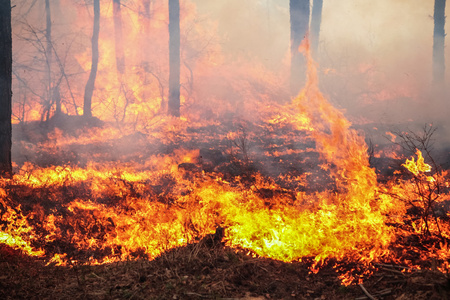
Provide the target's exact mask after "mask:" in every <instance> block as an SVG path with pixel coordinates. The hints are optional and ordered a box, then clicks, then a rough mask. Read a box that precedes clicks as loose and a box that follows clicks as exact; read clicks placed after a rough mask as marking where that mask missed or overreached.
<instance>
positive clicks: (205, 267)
mask: <svg viewBox="0 0 450 300" xmlns="http://www.w3.org/2000/svg"><path fill="white" fill-rule="evenodd" d="M0 274H1V275H0V298H1V299H222V300H225V299H228V300H231V299H248V300H250V299H254V300H257V299H337V300H338V299H358V300H359V299H361V300H363V299H370V298H369V296H367V295H366V293H365V292H364V291H363V288H364V289H366V290H367V292H368V293H369V294H370V296H371V297H374V298H373V299H395V300H407V299H413V300H419V299H426V300H434V299H436V300H438V299H449V298H450V282H449V278H448V276H446V275H444V274H442V273H440V272H433V271H419V270H418V271H412V272H409V273H401V272H398V271H397V272H396V271H395V270H394V269H393V268H392V269H391V268H389V267H377V268H375V269H374V273H373V275H372V276H370V277H368V278H367V280H366V281H365V282H364V283H363V286H362V287H361V286H360V285H350V286H344V285H342V284H341V281H340V279H339V278H338V274H337V272H336V271H335V269H334V268H333V265H332V264H329V265H328V266H325V267H323V268H321V269H320V271H319V272H318V273H317V274H312V273H311V272H310V270H309V269H308V266H307V263H302V262H294V263H283V262H280V261H275V260H272V259H267V258H260V257H258V258H256V257H251V256H249V255H247V254H246V253H244V252H243V251H236V250H235V249H230V248H227V247H222V246H219V247H208V246H207V245H206V244H205V243H203V242H199V243H195V244H190V245H187V246H185V247H181V248H177V249H172V250H170V251H168V252H166V253H164V254H163V255H161V256H159V257H158V258H157V259H155V260H153V261H148V260H137V261H126V262H120V263H112V264H104V265H73V266H69V267H58V266H52V265H45V262H44V261H42V260H36V259H34V258H30V257H25V256H23V255H21V254H20V253H18V252H17V251H15V250H12V249H11V248H9V247H7V246H0Z"/></svg>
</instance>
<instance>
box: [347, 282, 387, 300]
mask: <svg viewBox="0 0 450 300" xmlns="http://www.w3.org/2000/svg"><path fill="white" fill-rule="evenodd" d="M361 285H362V284H360V287H361ZM361 289H363V291H364V290H365V289H364V287H361ZM366 292H367V290H366ZM391 293H392V290H391V289H385V290H381V291H379V292H377V293H376V294H373V295H370V296H369V295H367V294H366V296H362V297H358V298H355V300H366V299H377V298H378V297H383V296H387V295H389V294H391ZM371 297H372V298H371Z"/></svg>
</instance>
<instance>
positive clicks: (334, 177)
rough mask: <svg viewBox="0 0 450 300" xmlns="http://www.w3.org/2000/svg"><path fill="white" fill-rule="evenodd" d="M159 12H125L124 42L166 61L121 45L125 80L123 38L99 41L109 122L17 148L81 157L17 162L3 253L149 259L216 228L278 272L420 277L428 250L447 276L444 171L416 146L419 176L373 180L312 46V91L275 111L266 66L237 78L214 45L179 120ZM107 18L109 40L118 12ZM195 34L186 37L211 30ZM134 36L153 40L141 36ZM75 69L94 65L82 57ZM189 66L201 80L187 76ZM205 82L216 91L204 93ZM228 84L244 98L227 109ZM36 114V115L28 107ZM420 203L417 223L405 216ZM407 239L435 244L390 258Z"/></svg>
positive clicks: (4, 201)
mask: <svg viewBox="0 0 450 300" xmlns="http://www.w3.org/2000/svg"><path fill="white" fill-rule="evenodd" d="M183 9H184V10H185V12H186V13H185V15H186V16H187V17H186V18H187V19H185V20H184V22H188V21H191V22H192V19H193V18H194V16H195V7H194V6H193V5H190V4H186V6H185V7H184V8H183ZM165 10H167V8H166V7H162V8H161V9H160V10H158V11H157V12H156V14H155V15H156V19H155V20H152V22H149V21H148V20H147V21H145V23H146V24H141V23H143V21H142V20H141V18H142V16H141V15H139V14H132V13H130V14H129V21H130V23H129V24H128V25H126V26H128V27H126V28H127V31H128V32H130V33H129V35H128V37H127V38H129V39H130V40H136V41H138V43H139V44H141V45H143V46H142V47H145V48H146V49H149V51H150V52H153V53H155V54H156V55H155V57H165V58H164V59H162V61H158V64H160V65H156V64H154V63H156V62H150V61H146V60H145V59H143V57H141V55H142V53H141V52H140V51H137V50H140V49H134V48H133V49H126V50H125V51H126V57H127V60H128V61H129V62H130V64H129V65H128V68H127V70H126V72H125V75H124V76H122V77H120V76H117V73H116V72H112V71H111V66H114V65H115V58H114V53H113V51H112V50H111V49H113V45H114V41H113V39H112V38H111V36H108V34H107V33H106V34H104V35H103V36H102V43H101V45H102V47H103V49H102V53H103V56H102V61H101V63H100V67H99V77H98V79H97V80H98V82H100V83H101V86H100V87H99V88H98V89H97V90H96V92H95V93H96V97H97V99H96V103H97V104H96V105H97V106H95V107H94V115H98V116H100V115H102V114H104V118H102V120H104V121H105V124H102V126H99V127H93V128H89V129H86V128H84V129H83V130H79V131H75V133H74V134H72V135H70V134H65V132H64V131H63V130H60V129H54V130H53V131H51V132H50V133H49V134H48V135H47V136H46V138H44V139H42V140H40V141H39V142H37V143H34V144H31V143H25V142H20V146H21V148H23V149H25V150H27V149H28V150H29V152H38V153H44V154H48V155H50V156H52V155H58V153H72V152H71V151H73V152H74V153H75V154H74V155H77V157H76V159H75V160H76V161H77V162H78V163H72V161H70V159H68V162H67V163H65V164H62V165H53V164H51V163H48V164H46V165H45V167H44V166H38V164H33V163H32V162H21V163H19V162H18V163H17V166H18V169H17V172H16V174H15V175H14V177H13V178H12V179H11V180H6V179H2V181H1V187H0V201H1V202H0V212H1V224H0V243H2V244H6V245H8V246H11V247H13V248H15V249H20V250H21V251H23V252H25V253H26V254H28V255H30V256H42V257H45V259H46V260H47V262H48V263H49V264H57V265H70V264H75V263H80V264H83V263H85V264H104V263H110V262H115V261H123V260H128V259H136V258H146V259H154V258H156V257H157V256H159V255H162V254H163V253H165V252H166V251H168V250H170V249H173V248H176V247H182V246H184V245H187V244H189V243H195V242H198V241H199V240H201V239H202V238H203V237H205V236H207V235H209V234H213V233H214V232H215V231H216V230H217V229H218V228H223V229H224V239H223V240H224V242H225V245H226V246H228V247H232V248H235V249H245V250H246V251H249V253H251V254H252V255H257V256H262V257H269V258H273V259H276V260H280V261H284V262H293V261H302V260H305V261H310V262H311V266H310V268H311V271H312V272H315V271H317V270H318V269H319V268H320V267H321V266H322V265H324V264H326V263H328V262H330V261H332V260H335V261H338V262H349V263H357V264H358V265H360V266H363V267H362V269H363V271H361V272H359V273H358V272H357V273H352V271H354V270H343V269H344V268H340V266H339V263H338V264H337V266H336V269H337V270H338V271H339V272H340V274H341V276H340V278H341V280H342V282H343V284H350V283H354V282H358V281H360V280H361V278H362V277H363V276H367V275H370V272H371V267H373V264H374V263H376V262H386V261H387V262H391V263H392V262H394V263H401V264H405V265H407V266H410V267H415V268H420V267H421V262H423V261H426V260H427V259H428V258H429V257H430V256H435V257H436V258H437V259H438V260H439V262H440V265H439V268H440V270H442V271H445V270H447V269H448V266H449V264H448V262H449V259H450V252H449V249H448V239H450V226H449V225H448V224H447V223H446V222H443V221H442V220H443V219H444V218H443V217H442V218H438V217H436V216H434V217H431V216H432V215H433V214H432V210H433V209H434V208H435V206H436V205H437V204H439V203H444V201H446V200H448V199H449V196H448V191H447V190H445V191H444V189H443V188H441V187H444V186H446V184H445V183H446V179H445V178H446V175H447V174H446V172H441V173H435V174H431V171H432V169H431V166H430V165H429V164H427V163H425V159H424V157H423V156H422V153H421V152H420V151H417V153H416V155H417V160H415V159H414V158H411V159H407V160H406V162H405V163H404V164H403V166H404V167H405V168H406V169H407V170H408V171H409V172H411V173H412V174H413V175H414V176H413V178H408V177H404V178H401V179H400V180H398V179H393V180H391V181H389V182H386V183H380V182H378V180H377V173H376V170H375V169H374V168H373V167H371V165H370V164H369V154H368V147H367V145H366V143H365V141H364V137H363V136H362V135H361V133H360V132H358V131H356V130H355V129H353V128H352V124H351V122H350V121H348V120H347V119H346V118H345V116H344V113H343V112H342V111H340V110H339V109H337V108H335V107H334V106H333V105H331V104H330V102H329V101H328V100H327V98H326V97H325V95H323V94H322V92H321V91H320V90H319V87H318V75H317V66H316V63H315V62H314V60H313V59H312V57H311V53H310V51H309V45H308V42H307V41H305V43H304V44H303V45H302V46H301V48H300V50H301V51H302V52H303V53H304V55H305V57H306V59H307V66H308V72H307V82H306V85H305V87H304V89H303V90H302V91H301V92H300V93H299V95H298V96H297V97H295V98H294V99H291V101H290V102H289V101H288V100H287V99H281V100H280V102H279V103H274V101H273V98H274V97H275V96H274V95H277V97H278V95H279V94H281V95H284V94H285V93H279V90H283V88H281V87H279V86H277V84H274V82H277V78H276V76H275V75H273V76H271V75H267V74H264V72H262V71H261V67H260V66H258V65H255V66H253V65H250V66H249V65H245V66H243V67H239V68H237V71H235V70H234V69H231V68H230V67H228V66H227V65H226V64H225V63H224V62H223V57H221V54H220V52H219V51H217V52H216V53H215V51H211V53H207V54H205V55H203V56H201V57H200V58H198V60H196V61H195V62H193V63H192V66H186V69H185V70H184V79H185V82H184V87H185V88H186V90H185V91H184V92H183V95H182V96H183V108H182V109H183V110H184V111H183V117H182V118H179V119H176V118H171V117H167V116H165V115H164V114H162V113H161V111H162V110H163V109H164V105H165V101H166V99H167V91H166V90H164V85H163V84H162V83H161V78H162V77H163V76H164V74H165V73H167V70H165V67H164V66H165V65H167V62H166V61H165V60H166V59H167V57H166V56H165V55H163V53H165V52H167V49H166V48H165V46H163V43H162V42H161V43H159V42H160V41H164V42H166V40H167V34H165V33H164V32H165V31H164V30H166V26H165V25H166V24H165V23H164V22H165V20H166V19H167V16H166V13H164V11H165ZM77 15H79V16H80V20H81V21H83V22H85V20H84V19H86V18H87V16H86V12H84V11H83V10H81V8H80V9H79V10H78V11H77ZM102 15H103V16H104V18H105V20H107V23H109V25H107V29H106V32H110V31H111V30H112V28H109V27H112V24H113V22H112V18H113V16H112V11H111V7H105V8H104V11H102ZM131 24H141V25H142V26H143V27H139V26H138V27H137V28H134V27H132V26H131ZM144 25H145V26H144ZM195 25H196V26H194V27H193V29H192V32H193V33H195V34H194V37H191V38H192V39H193V40H195V38H196V34H199V32H200V31H202V33H203V34H205V32H204V31H208V30H207V29H206V28H204V27H201V26H197V25H198V24H196V23H195ZM108 26H109V27H108ZM211 28H212V29H211V30H213V29H214V26H211ZM141 29H142V30H144V29H145V30H146V31H149V32H148V34H149V35H153V36H155V38H154V39H151V40H146V39H145V38H148V36H145V35H144V37H143V36H141V33H140V30H141ZM155 41H158V42H155ZM185 42H186V44H185V45H184V47H185V53H184V55H186V56H188V55H193V56H195V55H194V54H198V53H197V51H199V49H197V48H196V47H194V46H198V45H193V44H195V43H193V44H190V43H188V41H187V40H186V41H185ZM216 47H218V46H216ZM84 50H85V49H84ZM214 50H218V48H214ZM214 53H215V54H214ZM76 60H77V63H78V64H79V66H80V67H81V68H82V69H87V68H88V65H89V56H88V52H87V50H86V51H80V52H79V53H77V55H76ZM186 64H187V63H186ZM190 68H192V69H194V70H195V72H193V73H194V74H196V76H198V77H199V80H197V78H195V80H194V79H193V78H192V77H189V75H188V74H189V73H190V72H189V70H190ZM215 68H220V70H221V72H217V73H220V74H231V75H229V76H228V77H230V78H231V79H230V82H224V80H223V79H222V78H219V76H218V75H217V74H214V72H215V71H214V70H216V69H215ZM234 71H235V72H236V74H235V73H233V72H234ZM252 71H253V72H254V74H250V73H251V72H252ZM160 77H161V78H160ZM208 77H211V78H210V79H211V81H209V82H210V83H212V84H213V86H214V87H215V88H217V89H215V90H214V91H210V90H208V89H207V88H205V87H204V86H202V79H205V78H208ZM247 77H249V78H252V79H253V80H254V82H252V81H250V80H244V79H245V78H247ZM190 80H194V81H190ZM118 83H120V84H118ZM190 85H191V86H190ZM189 86H190V87H189ZM188 88H192V93H190V92H188V91H187V89H188ZM224 90H226V91H227V92H230V93H236V94H237V95H238V97H232V98H233V99H245V101H237V100H233V101H234V102H233V101H231V100H230V101H226V100H228V99H227V98H226V96H224V95H226V93H223V94H222V93H221V92H222V91H224ZM78 97H79V95H78ZM283 97H284V96H283ZM286 98H287V97H286ZM77 99H78V98H77ZM80 99H81V97H80ZM74 106H76V105H74ZM78 108H79V107H78ZM213 108H214V109H213ZM73 109H75V108H73ZM68 111H70V109H68ZM77 112H78V113H80V111H79V110H77ZM29 115H30V116H32V117H30V118H32V119H36V118H35V116H37V115H38V114H37V112H36V111H35V110H34V109H33V110H31V111H30V112H29ZM230 115H231V116H230ZM112 121H114V122H116V123H118V124H121V125H120V126H112V125H110V124H111V123H110V122H112ZM108 122H109V123H108ZM387 134H388V135H389V136H391V138H392V140H393V141H394V137H395V136H394V135H393V134H391V133H387ZM117 141H121V143H118V142H117ZM96 147H99V148H101V149H103V148H104V149H103V151H98V152H97V151H95V149H96ZM102 147H103V148H102ZM73 149H89V150H84V151H83V150H80V151H78V152H79V153H78V152H77V151H75V150H73ZM90 150H92V153H91V151H90ZM377 155H378V156H380V154H377ZM392 156H395V158H398V157H399V156H396V154H395V153H393V154H392ZM257 170H258V171H257ZM399 172H400V171H399ZM425 173H426V174H425ZM447 185H448V183H447ZM446 192H447V193H446ZM18 199H20V200H18ZM22 200H23V203H20V202H21V201H22ZM412 208H414V209H418V210H419V211H420V213H418V216H417V215H415V216H414V217H412V216H409V215H408V210H410V209H412ZM447 214H448V213H447ZM445 217H447V218H449V217H450V215H447V216H445ZM411 235H414V236H419V237H420V238H419V239H425V237H424V236H425V235H427V236H428V237H427V238H429V239H430V240H432V239H433V238H435V239H434V240H432V241H431V242H430V243H428V244H427V246H423V247H427V248H426V251H425V252H427V253H424V252H423V251H422V252H421V251H420V249H418V248H419V246H417V248H414V249H411V251H412V252H414V251H415V252H416V253H419V257H420V259H419V261H418V262H415V261H413V260H412V259H411V258H410V257H408V256H407V255H406V254H405V253H403V252H406V250H407V249H404V248H403V249H400V250H399V249H398V248H396V244H397V243H401V242H402V239H406V238H407V237H408V236H411ZM436 237H439V238H441V239H439V242H437V240H436ZM400 248H401V247H400Z"/></svg>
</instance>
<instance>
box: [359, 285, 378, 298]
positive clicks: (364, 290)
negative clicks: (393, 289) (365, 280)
mask: <svg viewBox="0 0 450 300" xmlns="http://www.w3.org/2000/svg"><path fill="white" fill-rule="evenodd" d="M359 287H360V288H361V290H362V291H363V292H364V294H366V296H367V297H368V298H369V299H370V300H377V298H375V297H374V296H372V295H371V294H370V293H369V292H368V291H367V290H366V288H365V287H364V285H363V284H362V283H360V284H359Z"/></svg>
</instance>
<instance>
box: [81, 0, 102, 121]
mask: <svg viewBox="0 0 450 300" xmlns="http://www.w3.org/2000/svg"><path fill="white" fill-rule="evenodd" d="M99 33H100V0H94V29H93V33H92V65H91V73H90V74H89V79H88V81H87V83H86V87H85V89H84V106H83V116H85V117H92V94H93V93H94V87H95V78H96V77H97V68H98V36H99Z"/></svg>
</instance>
